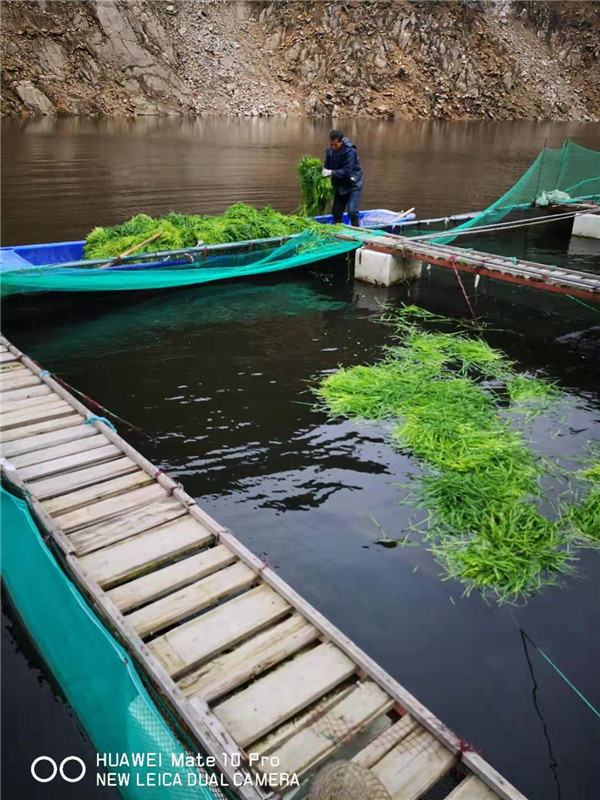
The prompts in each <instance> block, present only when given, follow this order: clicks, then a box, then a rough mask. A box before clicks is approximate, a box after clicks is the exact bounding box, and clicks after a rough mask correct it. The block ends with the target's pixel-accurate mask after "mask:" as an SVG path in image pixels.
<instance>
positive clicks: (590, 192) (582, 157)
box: [431, 139, 600, 244]
mask: <svg viewBox="0 0 600 800" xmlns="http://www.w3.org/2000/svg"><path fill="white" fill-rule="evenodd" d="M552 192H562V193H564V194H566V195H568V198H564V197H562V195H561V202H567V203H569V202H570V203H573V202H580V201H582V200H594V201H600V151H598V150H588V149H587V148H586V147H581V145H578V144H575V143H574V142H572V141H571V140H570V139H566V140H565V143H564V145H563V146H562V147H559V148H550V147H545V148H544V149H543V150H542V152H541V153H540V154H539V156H538V157H537V158H536V160H535V161H534V162H533V164H532V165H531V166H530V167H529V169H528V170H527V172H525V174H524V175H523V176H522V177H521V178H520V179H519V180H518V181H517V183H515V185H514V186H513V187H512V188H511V189H509V190H508V192H506V194H504V195H502V197H501V198H500V199H499V200H496V202H495V203H493V204H492V205H491V206H489V207H488V208H486V209H485V211H482V212H481V214H478V215H477V216H476V217H474V218H473V219H470V220H469V221H468V222H465V223H463V224H462V225H459V226H458V227H456V228H454V229H453V231H452V233H450V234H446V235H443V236H439V237H437V236H436V237H435V238H432V239H431V241H433V242H436V243H438V244H448V243H449V242H452V241H453V240H454V239H455V238H456V232H457V231H462V230H468V229H469V228H475V227H481V226H483V225H494V224H495V223H497V222H499V221H500V220H501V219H502V218H503V217H505V216H506V215H507V214H510V212H511V211H514V210H516V209H523V208H529V207H530V206H532V205H534V204H535V203H536V200H538V198H544V200H547V196H548V195H550V193H552ZM544 200H543V201H542V202H544ZM545 204H547V202H546V203H545Z"/></svg>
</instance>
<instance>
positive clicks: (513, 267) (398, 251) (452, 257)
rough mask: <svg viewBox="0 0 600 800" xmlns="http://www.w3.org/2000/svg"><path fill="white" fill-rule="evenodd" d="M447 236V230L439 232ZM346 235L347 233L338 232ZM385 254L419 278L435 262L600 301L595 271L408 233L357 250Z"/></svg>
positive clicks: (370, 241) (400, 271)
mask: <svg viewBox="0 0 600 800" xmlns="http://www.w3.org/2000/svg"><path fill="white" fill-rule="evenodd" d="M439 235H440V236H443V235H444V233H443V232H441V233H440V234H439ZM338 236H339V237H340V238H344V234H338ZM361 250H362V251H367V252H368V251H373V252H379V253H385V254H388V255H390V256H394V257H396V258H397V259H398V269H397V270H396V274H397V275H398V276H399V277H398V279H400V278H401V277H403V276H404V277H405V278H406V277H415V273H414V264H415V262H416V263H417V264H433V265H435V266H439V267H446V268H448V269H453V270H457V271H458V272H467V273H471V274H473V275H476V276H477V275H480V276H484V277H488V278H494V279H496V280H501V281H506V282H508V283H516V284H520V285H522V286H529V287H531V288H534V289H543V290H545V291H548V292H555V293H558V294H568V295H571V296H572V297H578V298H580V299H582V300H588V301H589V300H591V301H592V302H596V303H600V276H598V275H594V274H593V273H591V272H580V271H577V270H572V269H562V268H560V267H553V266H548V265H547V264H539V263H536V262H534V261H524V260H523V259H518V258H510V257H508V256H501V255H494V254H493V253H485V252H482V251H478V250H473V249H471V248H469V249H465V248H462V247H454V246H452V245H447V244H436V243H435V242H432V241H423V240H418V239H417V240H415V239H411V238H409V237H405V236H396V235H393V234H385V235H381V236H377V235H373V236H372V237H371V238H369V239H368V240H365V241H364V243H363V247H362V248H361V249H360V250H358V251H357V256H356V257H357V258H360V253H361Z"/></svg>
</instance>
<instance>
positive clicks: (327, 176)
mask: <svg viewBox="0 0 600 800" xmlns="http://www.w3.org/2000/svg"><path fill="white" fill-rule="evenodd" d="M321 175H322V176H323V177H324V178H329V176H330V175H331V170H330V169H323V171H322V172H321Z"/></svg>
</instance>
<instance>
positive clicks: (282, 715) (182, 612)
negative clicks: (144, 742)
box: [0, 338, 524, 800]
mask: <svg viewBox="0 0 600 800" xmlns="http://www.w3.org/2000/svg"><path fill="white" fill-rule="evenodd" d="M0 383H1V393H0V397H1V401H2V405H3V415H2V423H1V426H0V442H1V448H2V474H3V478H4V480H7V481H8V482H9V483H11V484H12V485H13V486H15V487H17V488H19V489H20V490H21V491H25V492H26V493H28V498H29V502H30V508H31V510H32V513H33V514H34V517H35V518H36V519H37V521H38V523H39V524H40V525H41V526H42V527H43V528H44V529H45V530H46V531H47V532H48V533H49V534H50V537H51V542H52V545H53V549H54V550H55V552H56V554H57V555H58V557H59V559H60V560H61V563H62V564H63V566H64V568H65V570H66V571H67V572H68V573H69V575H70V577H71V578H72V579H73V580H74V581H75V583H76V584H77V585H78V586H79V588H80V590H81V591H82V592H83V593H84V594H85V595H86V596H87V597H88V599H89V600H90V601H91V603H92V604H93V605H94V607H95V608H96V611H97V613H98V614H99V616H100V618H101V619H102V620H103V622H104V624H105V625H106V626H107V627H108V629H109V630H111V631H112V632H113V634H114V635H116V636H117V637H118V638H119V640H120V641H121V642H122V643H123V645H124V646H125V647H126V649H127V650H128V651H129V653H130V654H131V656H132V658H133V659H134V661H135V663H136V664H137V667H138V669H139V670H140V671H141V672H143V673H144V674H145V677H146V678H147V679H148V680H149V681H150V682H151V683H152V684H153V686H154V687H155V689H156V690H157V691H158V692H159V693H160V695H161V696H162V698H163V699H164V700H165V702H166V703H168V705H169V706H170V709H171V711H172V712H173V714H174V715H175V716H176V718H177V719H178V720H179V721H180V723H181V724H182V725H183V726H184V727H185V728H186V730H187V731H188V733H189V734H191V735H192V737H193V739H194V740H195V743H196V744H197V745H198V748H199V750H200V751H201V752H205V753H209V754H211V755H213V756H215V758H216V760H217V764H218V767H219V769H220V771H221V772H222V774H223V775H224V776H225V777H226V779H227V780H229V781H230V783H231V784H232V785H236V783H237V784H238V785H239V782H240V781H241V780H244V779H246V778H247V777H248V775H251V776H252V777H253V779H254V778H256V777H257V776H260V775H261V773H263V778H262V779H263V780H264V774H268V773H274V775H273V776H272V777H271V778H270V786H269V788H264V787H262V786H259V785H254V786H242V787H240V788H237V789H236V790H235V791H236V793H237V795H238V796H239V797H240V798H241V799H242V800H264V798H267V797H269V798H276V797H286V796H287V794H288V792H286V788H285V783H286V779H285V777H283V778H282V777H281V773H283V774H284V776H285V775H287V776H288V777H290V778H291V776H292V774H293V773H295V774H296V775H297V776H298V778H299V779H300V780H301V781H302V780H305V779H309V778H311V777H312V775H313V774H314V772H315V770H318V768H320V767H321V766H322V765H323V764H324V763H325V762H326V761H327V760H329V759H332V758H334V759H336V758H346V759H348V758H349V759H354V760H355V761H356V762H357V763H358V764H360V765H362V766H363V767H365V768H368V769H371V770H372V771H373V773H374V774H375V775H377V776H378V777H379V779H380V780H381V781H382V782H383V783H384V785H385V786H386V787H387V789H388V791H389V793H390V795H391V796H392V798H393V800H417V798H420V797H423V795H424V794H425V793H426V792H427V791H428V790H429V789H430V788H431V787H432V786H435V785H436V784H437V783H438V782H439V781H444V779H445V778H446V783H444V784H443V785H446V784H447V776H449V775H453V776H455V777H456V776H458V777H456V779H455V780H454V781H451V782H450V786H451V788H450V789H448V790H447V792H446V793H447V796H448V800H492V798H498V797H499V798H503V800H524V798H523V795H521V794H520V792H518V791H517V790H516V789H515V788H514V787H513V786H511V785H510V784H509V783H508V782H507V781H506V780H504V778H502V776H500V775H499V774H498V773H497V772H496V771H495V770H494V769H493V768H492V767H491V766H490V765H489V764H488V763H487V762H486V761H484V759H483V758H482V757H481V756H480V755H478V754H477V753H475V752H473V751H472V750H467V751H466V752H464V747H463V746H462V743H461V740H460V739H459V738H458V737H457V736H455V735H454V734H453V733H452V732H451V731H450V730H448V728H446V727H445V726H444V725H443V723H442V722H440V720H438V719H437V718H436V717H435V716H434V715H433V714H432V713H431V712H430V711H429V710H428V709H426V708H425V707H424V706H423V705H422V704H421V703H419V702H418V700H417V699H416V698H415V697H413V696H412V695H411V694H410V693H409V692H408V691H407V690H406V689H404V687H402V686H401V685H400V684H399V683H397V682H396V681H395V680H394V679H393V678H392V677H391V676H390V675H388V674H387V673H386V672H384V671H383V670H382V669H381V668H380V667H379V666H378V665H377V664H376V663H375V662H373V661H372V660H371V659H370V658H369V657H368V656H367V655H366V654H365V653H363V652H362V651H361V650H360V649H359V648H358V647H357V646H356V645H355V644H354V643H353V642H351V641H350V640H349V639H348V638H347V637H346V636H344V634H342V633H341V632H340V631H339V630H337V629H336V628H335V627H334V626H333V625H332V624H331V623H330V622H329V621H328V620H327V619H326V618H325V617H323V616H322V615H321V614H320V613H319V612H318V611H316V610H315V609H314V608H312V607H311V606H310V605H309V604H308V603H306V602H305V601H304V600H303V599H302V598H301V597H300V596H299V595H298V594H297V593H296V592H295V591H294V590H293V589H292V588H291V587H290V586H289V585H288V584H286V583H285V582H284V581H282V580H281V578H279V577H278V576H277V575H276V574H275V572H274V571H273V570H272V569H271V568H270V567H269V566H268V565H266V564H264V563H262V562H261V561H259V559H258V558H256V557H255V556H254V555H253V554H252V553H250V552H249V551H248V550H247V549H246V548H245V547H244V546H243V545H242V544H241V543H240V542H239V541H238V540H237V539H236V538H235V537H234V536H232V534H231V533H230V532H229V531H227V530H226V529H225V528H223V527H222V526H221V525H219V524H218V523H217V522H215V520H213V519H212V518H211V517H209V516H208V515H207V514H206V513H205V512H204V511H202V509H200V508H199V507H198V506H197V504H196V503H195V502H194V500H193V499H192V498H191V497H190V496H189V495H187V494H186V493H185V491H184V490H183V488H182V487H181V486H180V485H179V484H177V483H175V482H174V481H173V480H172V479H171V478H169V477H168V476H167V475H165V474H164V473H163V472H161V471H160V470H158V469H156V467H154V466H153V465H152V464H151V463H150V462H149V461H147V460H146V459H145V458H144V457H143V456H141V455H140V454H139V453H138V452H137V451H135V450H134V449H133V448H132V447H131V446H130V445H129V444H127V442H125V441H124V440H123V439H122V438H121V437H120V436H119V435H118V434H116V433H115V432H114V431H113V430H111V428H110V427H109V426H107V425H106V424H105V423H103V422H102V421H100V420H98V419H97V418H95V417H94V416H93V415H92V414H91V412H90V411H89V410H88V409H87V408H85V406H83V405H82V404H81V403H80V402H79V401H78V400H76V399H75V398H74V397H73V396H72V395H70V394H69V392H67V391H66V390H65V389H64V388H63V387H62V386H61V385H60V384H59V383H58V382H57V381H55V380H54V379H52V377H51V376H49V375H48V374H47V373H45V372H42V371H41V370H40V368H39V367H38V366H37V365H36V364H35V363H34V362H32V361H31V360H30V359H29V358H27V357H26V356H25V355H23V354H22V353H20V351H19V350H18V349H17V348H16V347H14V346H13V345H12V344H10V343H9V342H8V341H7V340H6V339H4V338H0ZM90 679H91V680H93V676H90ZM250 754H255V755H253V756H251V755H250ZM237 755H239V757H240V762H239V763H240V766H239V767H238V768H236V767H233V766H232V764H235V763H237V762H236V760H235V759H236V756H237ZM257 756H262V757H264V759H265V760H264V761H263V762H262V764H264V766H261V765H260V764H257V763H256V762H257ZM276 763H278V764H279V766H276V767H273V766H272V765H273V764H276ZM461 778H462V779H461ZM459 781H460V782H459ZM452 786H453V787H454V788H452ZM279 792H281V793H279ZM436 796H438V797H441V796H443V794H439V795H436Z"/></svg>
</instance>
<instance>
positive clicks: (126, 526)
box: [69, 489, 186, 556]
mask: <svg viewBox="0 0 600 800" xmlns="http://www.w3.org/2000/svg"><path fill="white" fill-rule="evenodd" d="M163 492H164V489H163ZM184 514H186V509H185V508H184V506H182V505H181V503H179V502H177V500H174V499H173V498H172V497H169V496H168V495H167V494H166V493H163V495H162V496H161V497H160V498H159V499H158V500H156V499H155V500H154V501H152V502H148V503H147V504H146V505H142V506H140V507H138V508H134V509H132V510H131V511H126V512H124V513H122V514H120V515H118V516H116V517H115V518H113V519H109V520H107V521H106V522H100V523H97V524H95V525H91V526H89V527H87V528H84V529H83V530H81V531H77V532H76V533H72V534H71V535H70V537H69V538H70V541H71V542H72V543H73V545H74V547H75V552H76V553H77V554H78V555H79V556H83V555H85V554H87V553H93V552H94V551H97V550H100V549H101V548H103V547H107V546H109V545H112V544H116V543H117V542H122V541H124V540H127V539H130V538H131V537H132V536H136V535H137V534H138V533H142V532H143V531H147V530H150V529H153V528H158V527H159V526H160V525H163V524H164V523H167V522H173V521H174V520H176V519H179V518H181V517H182V516H183V515H184Z"/></svg>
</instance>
